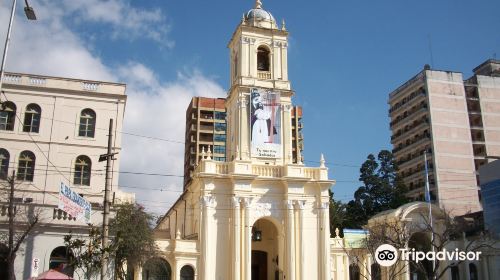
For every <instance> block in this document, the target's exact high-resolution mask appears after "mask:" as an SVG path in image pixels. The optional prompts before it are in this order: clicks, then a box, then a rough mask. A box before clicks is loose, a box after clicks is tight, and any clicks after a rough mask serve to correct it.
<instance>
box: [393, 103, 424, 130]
mask: <svg viewBox="0 0 500 280" xmlns="http://www.w3.org/2000/svg"><path fill="white" fill-rule="evenodd" d="M427 109H428V108H427V106H423V107H420V108H418V109H416V110H415V111H412V112H410V113H408V115H407V116H406V117H403V118H400V119H396V120H394V121H392V122H391V123H390V127H391V128H392V129H396V127H398V125H400V124H402V123H403V121H404V120H407V121H410V120H413V119H415V118H416V117H418V116H420V115H421V113H422V112H427Z"/></svg>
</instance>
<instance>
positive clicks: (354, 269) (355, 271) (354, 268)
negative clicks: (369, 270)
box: [349, 263, 360, 280]
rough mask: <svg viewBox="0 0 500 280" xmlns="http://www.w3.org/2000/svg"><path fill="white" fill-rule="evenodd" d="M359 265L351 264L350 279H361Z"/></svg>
mask: <svg viewBox="0 0 500 280" xmlns="http://www.w3.org/2000/svg"><path fill="white" fill-rule="evenodd" d="M359 276H360V274H359V266H358V265H357V264H354V263H353V264H350V265H349V280H359Z"/></svg>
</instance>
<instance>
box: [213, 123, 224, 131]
mask: <svg viewBox="0 0 500 280" xmlns="http://www.w3.org/2000/svg"><path fill="white" fill-rule="evenodd" d="M215 131H226V124H225V123H215Z"/></svg>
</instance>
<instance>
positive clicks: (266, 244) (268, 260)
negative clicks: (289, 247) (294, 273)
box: [251, 218, 283, 280]
mask: <svg viewBox="0 0 500 280" xmlns="http://www.w3.org/2000/svg"><path fill="white" fill-rule="evenodd" d="M280 252H281V247H280V240H279V234H278V228H277V227H276V226H275V224H274V223H273V222H272V221H271V220H270V219H269V218H261V219H259V220H257V221H256V222H255V223H254V224H253V227H252V261H251V268H252V280H275V279H276V280H278V279H281V278H280V277H281V276H280V275H281V274H282V271H283V269H282V268H281V265H280V259H281V256H282V254H280ZM281 261H283V260H281Z"/></svg>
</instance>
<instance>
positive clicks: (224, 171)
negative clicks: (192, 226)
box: [195, 159, 328, 180]
mask: <svg viewBox="0 0 500 280" xmlns="http://www.w3.org/2000/svg"><path fill="white" fill-rule="evenodd" d="M195 173H204V174H217V175H229V174H242V175H254V176H257V177H264V178H281V177H283V176H289V177H295V178H307V179H311V180H328V172H327V170H326V168H318V167H304V166H302V165H284V166H281V165H261V164H258V165H256V164H252V163H250V162H237V161H233V162H220V161H215V160H213V159H212V160H206V159H205V160H202V161H201V162H200V164H199V165H198V166H197V167H196V171H195Z"/></svg>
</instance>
